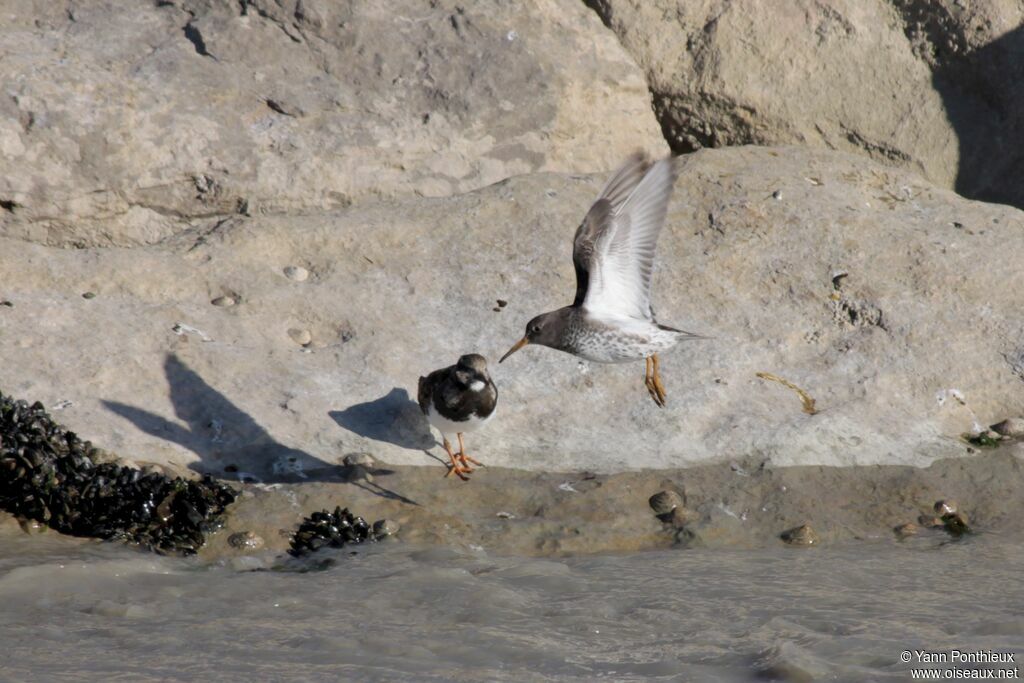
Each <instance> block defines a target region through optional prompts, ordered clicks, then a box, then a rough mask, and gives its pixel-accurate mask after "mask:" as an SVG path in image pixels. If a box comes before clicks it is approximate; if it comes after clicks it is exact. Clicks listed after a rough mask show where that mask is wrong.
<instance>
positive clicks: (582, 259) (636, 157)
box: [572, 151, 651, 306]
mask: <svg viewBox="0 0 1024 683" xmlns="http://www.w3.org/2000/svg"><path fill="white" fill-rule="evenodd" d="M650 167H651V160H650V158H648V156H647V154H645V153H644V152H640V151H638V152H634V153H633V154H632V155H631V156H630V157H629V159H627V160H626V162H625V163H624V164H622V166H620V167H619V169H618V170H617V171H615V173H613V174H612V177H611V178H609V179H608V182H607V183H605V185H604V187H603V188H601V192H600V194H598V195H597V201H595V202H594V204H593V206H591V207H590V211H588V212H587V215H586V216H585V217H584V218H583V222H582V223H580V227H579V228H577V229H576V236H575V237H574V238H573V245H572V263H573V266H574V267H575V269H576V298H575V300H574V301H573V306H579V305H581V304H582V303H583V300H584V299H585V298H586V296H587V289H588V287H589V284H590V271H591V269H592V268H593V267H594V265H593V260H594V253H595V251H594V250H595V245H596V243H597V241H598V239H599V238H600V237H601V234H602V233H603V232H604V231H605V230H607V228H608V227H609V224H610V221H611V218H612V215H613V214H614V213H615V212H616V211H617V210H618V209H620V208H621V207H622V205H623V203H624V202H625V201H626V200H627V199H628V198H629V195H630V194H632V192H633V190H635V189H636V186H637V185H639V184H640V181H641V180H643V179H644V174H645V173H647V170H648V169H649V168H650Z"/></svg>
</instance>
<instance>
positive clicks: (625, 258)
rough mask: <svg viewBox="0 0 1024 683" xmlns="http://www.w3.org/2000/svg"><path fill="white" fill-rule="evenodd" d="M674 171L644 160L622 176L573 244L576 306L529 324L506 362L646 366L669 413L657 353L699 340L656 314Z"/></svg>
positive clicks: (655, 395)
mask: <svg viewBox="0 0 1024 683" xmlns="http://www.w3.org/2000/svg"><path fill="white" fill-rule="evenodd" d="M676 174H677V168H676V163H675V160H674V159H672V158H671V157H669V158H666V159H662V160H660V161H657V162H655V163H652V162H651V161H650V159H649V158H648V157H647V155H645V154H643V153H642V152H637V153H635V154H633V155H632V156H631V157H630V158H629V159H628V160H627V161H626V163H625V164H623V165H622V167H621V168H619V170H617V171H616V172H615V173H614V174H613V175H612V177H611V179H610V180H609V181H608V183H607V184H606V185H605V186H604V189H602V190H601V194H600V195H598V198H597V201H595V202H594V204H593V206H591V207H590V211H588V212H587V215H586V217H585V218H584V219H583V223H582V224H580V227H579V228H578V229H577V230H576V237H575V238H574V239H573V248H572V261H573V265H574V266H575V267H576V299H575V300H574V301H573V302H572V305H571V306H565V307H563V308H559V309H558V310H556V311H550V312H548V313H542V314H541V315H538V316H537V317H536V318H534V319H533V320H531V321H530V322H528V323H527V324H526V335H525V336H524V337H523V338H522V339H520V340H519V341H518V342H516V344H515V346H513V347H512V348H511V349H509V351H508V353H506V354H505V355H504V356H502V357H501V360H500V361H498V362H499V363H500V362H503V361H504V360H505V359H506V358H508V357H509V356H511V355H512V354H513V353H515V352H516V351H518V350H519V349H521V348H523V347H524V346H526V345H527V344H541V345H543V346H549V347H551V348H553V349H558V350H559V351H566V352H568V353H572V354H574V355H577V356H580V357H581V358H586V359H587V360H592V361H595V362H598V363H625V362H627V361H632V360H640V359H641V358H645V359H646V360H647V376H646V378H645V380H644V382H645V384H646V385H647V391H648V392H649V393H650V395H651V398H652V399H654V402H655V403H656V404H658V406H662V407H663V406H664V405H665V387H664V385H663V384H662V383H661V377H660V376H659V374H658V353H659V352H661V351H667V350H668V349H670V348H672V347H674V346H675V345H676V344H678V343H679V342H681V341H684V340H687V339H703V338H704V337H701V336H700V335H696V334H692V333H690V332H684V331H682V330H677V329H675V328H672V327H667V326H665V325H661V324H659V323H658V321H656V320H655V319H654V311H653V310H652V309H651V273H652V272H653V270H654V251H655V247H656V246H657V242H658V233H660V232H661V226H662V225H663V224H664V223H665V212H666V209H667V207H668V200H669V197H670V196H671V195H672V186H673V185H674V184H675V180H676Z"/></svg>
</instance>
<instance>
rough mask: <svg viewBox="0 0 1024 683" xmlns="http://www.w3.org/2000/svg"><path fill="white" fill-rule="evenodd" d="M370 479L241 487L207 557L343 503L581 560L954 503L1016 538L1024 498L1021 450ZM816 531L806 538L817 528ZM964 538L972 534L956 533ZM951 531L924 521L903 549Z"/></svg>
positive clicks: (408, 533)
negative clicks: (681, 498) (680, 508)
mask: <svg viewBox="0 0 1024 683" xmlns="http://www.w3.org/2000/svg"><path fill="white" fill-rule="evenodd" d="M387 469H388V470H389V471H390V473H389V474H381V475H379V476H376V477H375V478H374V481H373V483H367V482H365V481H360V482H351V483H310V484H284V485H280V486H276V487H273V488H269V489H268V488H266V487H260V486H258V485H245V486H244V487H243V491H242V493H241V495H240V497H239V500H238V502H237V503H236V504H235V505H234V506H232V509H231V513H230V516H229V518H228V520H227V523H226V529H225V530H224V531H221V532H218V533H217V534H216V535H215V536H214V537H212V538H211V540H210V543H209V545H208V547H207V548H206V549H204V550H203V556H204V557H206V558H208V559H218V558H225V557H236V556H239V555H248V554H250V553H251V552H252V551H250V550H245V549H238V548H235V547H232V545H231V544H230V543H229V542H228V539H229V537H230V535H231V533H233V532H234V531H236V530H245V531H249V532H252V533H255V534H258V535H259V536H260V537H262V538H264V539H266V542H267V544H266V547H265V548H264V550H263V551H262V552H265V553H271V554H275V553H276V554H281V553H283V552H284V551H286V550H287V549H288V548H289V547H290V545H289V544H290V542H291V539H292V538H293V534H294V533H295V532H296V530H297V529H298V528H299V525H300V523H301V522H302V521H303V518H304V517H305V516H306V515H308V514H309V513H310V511H312V510H319V509H323V508H326V509H334V508H335V506H337V505H341V506H347V507H348V508H350V509H351V510H353V511H356V512H358V513H359V514H360V515H362V516H363V517H365V518H366V519H379V518H387V519H388V520H393V522H392V523H397V524H398V525H400V530H399V531H398V532H397V534H396V536H395V538H396V539H397V541H398V542H403V543H410V544H427V545H455V546H462V547H473V546H477V547H482V548H485V549H486V550H487V552H489V553H498V554H527V555H570V554H571V555H576V554H588V553H602V552H629V551H637V550H650V549H655V548H667V547H675V546H678V547H681V548H691V547H697V546H700V547H747V548H756V547H763V546H767V545H777V544H783V543H785V541H783V540H782V539H781V538H780V537H781V535H782V534H784V533H785V532H787V531H792V530H794V529H797V528H799V527H801V526H803V525H808V526H809V527H812V529H813V530H812V531H810V532H807V531H802V532H800V534H799V535H798V538H797V540H798V541H806V540H807V539H808V538H813V539H814V542H813V543H812V544H810V545H809V551H810V549H813V548H815V547H818V546H827V545H829V544H835V543H845V542H853V541H867V540H871V541H889V542H897V541H899V537H898V536H897V535H896V534H894V533H893V529H894V527H896V526H898V525H900V524H905V523H908V522H913V521H915V520H917V518H918V517H919V516H920V515H930V514H932V509H933V505H934V503H935V501H937V500H940V499H951V498H953V497H955V498H956V499H957V501H958V502H959V503H960V505H961V509H963V510H967V511H968V512H969V513H970V517H971V527H972V529H973V530H974V531H975V532H976V533H1004V532H1005V533H1009V534H1017V533H1018V532H1019V529H1020V519H1021V515H1022V514H1024V498H1022V497H1021V496H1020V495H1019V491H1020V490H1021V486H1024V453H1022V452H1021V449H1020V447H1019V446H1014V447H1008V448H1006V449H1001V450H1000V451H997V452H991V453H986V454H985V455H979V456H975V457H971V458H958V459H949V460H942V461H938V462H935V463H933V464H932V465H931V466H930V467H927V468H914V467H901V466H878V467H859V468H844V467H778V468H777V467H773V466H771V465H770V464H768V463H765V462H764V461H757V460H743V461H739V462H734V463H731V464H725V463H723V464H718V465H699V466H694V467H690V468H686V469H671V470H646V471H642V472H621V473H617V474H610V475H604V474H595V473H588V472H525V471H522V470H512V469H506V468H497V467H486V468H483V469H481V470H479V471H478V472H477V473H476V474H475V476H474V478H473V481H472V482H470V483H464V482H461V481H457V480H453V479H451V478H448V479H445V478H444V467H442V466H441V465H440V464H437V465H436V466H433V467H400V466H390V465H389V466H387ZM665 489H670V490H679V491H684V492H685V494H686V515H685V518H678V517H677V518H674V519H673V518H671V517H669V518H665V519H667V521H662V519H659V517H658V516H657V515H656V514H655V511H654V510H652V509H651V507H650V505H649V501H648V499H649V498H650V497H651V495H652V494H654V493H657V492H658V491H659V490H665ZM812 534H813V535H812ZM964 538H965V539H966V538H967V537H964ZM954 539H955V536H954V535H952V534H951V533H950V532H947V531H945V530H944V529H943V528H942V523H940V524H939V526H938V527H936V528H933V529H921V530H920V531H919V533H917V534H916V535H914V536H913V537H912V538H910V537H908V538H907V539H906V541H905V542H909V543H936V544H937V543H943V542H949V541H951V540H954Z"/></svg>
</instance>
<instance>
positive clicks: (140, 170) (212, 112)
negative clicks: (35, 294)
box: [0, 0, 668, 246]
mask: <svg viewBox="0 0 1024 683" xmlns="http://www.w3.org/2000/svg"><path fill="white" fill-rule="evenodd" d="M638 146H639V147H646V148H648V149H650V150H651V151H652V152H655V153H664V152H666V151H667V149H668V148H667V146H666V144H665V142H664V140H663V139H662V137H661V133H660V131H659V129H658V124H657V122H656V120H655V118H654V115H653V113H652V111H651V105H650V96H649V93H648V91H647V86H646V82H645V80H644V77H643V74H642V72H641V71H640V70H639V69H638V68H637V66H636V65H635V64H634V62H633V61H632V59H631V58H630V57H629V56H628V55H627V54H626V52H625V51H624V50H623V48H622V47H621V46H620V45H619V43H618V41H617V40H616V38H615V36H614V35H613V34H612V33H611V32H609V31H608V30H607V29H605V28H604V27H603V26H601V22H600V20H599V19H598V17H596V16H595V15H594V13H593V12H591V11H590V10H588V9H587V8H586V7H584V6H583V5H582V4H580V3H578V2H575V1H574V0H541V1H540V2H535V3H531V4H530V7H529V8H521V7H519V6H517V5H513V4H510V3H503V2H498V1H494V0H492V1H486V0H484V1H481V2H472V3H455V2H452V1H450V0H443V1H439V2H433V3H429V4H428V3H420V2H414V1H412V0H403V1H402V2H390V3H386V4H381V3H367V2H333V1H328V0H280V1H277V2H272V1H270V0H241V2H237V1H234V0H231V1H229V0H175V1H161V2H155V1H154V2H141V1H140V2H136V3H132V7H131V9H130V10H129V9H126V8H125V7H124V6H123V3H118V2H104V1H101V0H90V1H87V2H73V1H72V0H35V1H32V0H0V231H2V232H3V233H4V234H7V235H13V236H21V237H24V238H27V239H30V240H32V241H36V242H40V243H46V244H54V245H65V246H96V245H99V246H105V245H118V246H126V245H137V244H154V243H158V242H160V241H161V240H164V239H167V238H168V237H170V236H172V235H175V234H177V233H179V232H182V231H185V230H188V229H190V228H194V227H197V226H198V225H201V224H203V223H204V222H207V221H209V220H211V219H217V218H220V219H223V218H226V217H228V216H231V215H236V214H246V215H261V214H266V213H282V212H289V213H303V212H309V211H320V210H324V209H329V208H335V207H340V206H346V205H348V204H350V203H352V202H354V201H358V200H363V199H370V198H380V197H392V196H399V195H424V196H446V195H450V194H453V193H458V192H465V191H467V190H472V189H475V188H479V187H482V186H486V185H488V184H490V183H493V182H496V181H498V180H501V179H503V178H506V177H509V176H512V175H517V174H522V173H529V172H535V171H559V172H596V171H603V170H606V169H608V168H610V167H612V166H614V165H615V164H616V163H618V161H619V160H620V159H621V158H622V157H623V156H625V155H626V154H628V153H629V152H630V151H631V150H632V149H634V148H635V147H638Z"/></svg>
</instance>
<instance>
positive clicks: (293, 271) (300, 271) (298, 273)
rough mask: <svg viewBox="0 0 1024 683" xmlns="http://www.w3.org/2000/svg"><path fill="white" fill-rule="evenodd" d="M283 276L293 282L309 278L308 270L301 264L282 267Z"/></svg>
mask: <svg viewBox="0 0 1024 683" xmlns="http://www.w3.org/2000/svg"><path fill="white" fill-rule="evenodd" d="M284 276H285V277H286V278H288V279H289V280H294V281H295V282H305V281H306V280H307V279H308V278H309V271H308V270H306V269H305V268H303V267H302V266H288V267H286V268H285V269H284Z"/></svg>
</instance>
